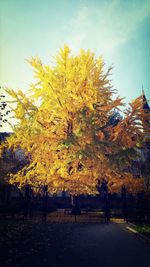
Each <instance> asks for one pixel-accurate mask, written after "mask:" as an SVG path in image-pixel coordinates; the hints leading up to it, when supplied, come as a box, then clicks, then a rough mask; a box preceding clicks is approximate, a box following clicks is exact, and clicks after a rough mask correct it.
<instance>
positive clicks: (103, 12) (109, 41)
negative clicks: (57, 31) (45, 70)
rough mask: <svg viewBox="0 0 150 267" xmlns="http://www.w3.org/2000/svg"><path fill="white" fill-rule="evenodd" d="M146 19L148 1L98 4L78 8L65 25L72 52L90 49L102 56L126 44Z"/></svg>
mask: <svg viewBox="0 0 150 267" xmlns="http://www.w3.org/2000/svg"><path fill="white" fill-rule="evenodd" d="M148 16H150V2H149V1H133V0H132V1H120V0H114V1H110V2H109V3H108V2H106V1H105V2H99V1H98V3H97V4H96V3H95V5H94V4H93V5H90V6H89V5H88V6H82V7H81V9H80V10H79V11H78V14H77V16H76V17H75V18H73V19H72V20H71V21H70V22H69V23H68V25H67V30H68V43H69V44H70V45H71V47H72V48H73V50H77V49H79V48H80V47H86V44H88V45H87V46H88V47H91V48H92V49H94V50H97V51H98V52H99V51H100V52H101V53H102V54H104V55H105V54H107V53H110V52H111V53H113V52H114V51H115V50H116V49H117V48H118V46H120V45H123V44H124V43H126V42H127V41H128V40H129V39H130V38H131V37H132V36H133V34H135V33H136V30H137V29H138V28H139V27H140V25H141V24H142V23H143V21H144V20H145V19H147V18H148Z"/></svg>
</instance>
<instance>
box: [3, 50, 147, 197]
mask: <svg viewBox="0 0 150 267" xmlns="http://www.w3.org/2000/svg"><path fill="white" fill-rule="evenodd" d="M28 62H29V63H30V64H31V66H32V67H33V68H34V77H35V83H34V84H31V85H30V87H29V91H28V94H24V93H23V91H22V90H18V91H14V90H12V89H8V88H7V89H6V92H7V93H8V94H9V95H10V96H11V97H12V98H13V100H12V101H13V103H15V107H13V112H14V116H15V118H17V119H18V123H17V125H15V126H14V134H13V135H12V136H11V137H9V138H7V141H6V142H5V143H4V144H3V146H2V148H1V150H2V151H3V150H4V149H5V147H7V148H9V149H10V150H12V151H15V150H17V149H18V148H21V149H23V150H24V151H25V154H26V156H27V157H28V159H29V162H28V164H26V165H25V166H24V167H23V168H22V169H21V170H19V171H18V172H17V174H12V175H11V174H10V183H13V184H17V185H18V186H20V187H21V186H23V185H25V184H26V183H28V184H30V185H31V186H33V187H34V188H35V190H36V188H38V187H39V186H41V185H45V184H46V185H48V189H49V191H50V192H56V191H59V190H66V191H69V192H70V193H71V194H85V193H87V194H95V193H96V192H97V189H96V188H97V187H96V185H97V182H98V181H99V180H103V179H105V180H106V181H107V182H108V186H109V188H110V190H111V191H116V190H118V189H119V188H120V187H121V186H122V185H123V184H124V185H127V186H128V187H129V189H130V190H137V189H138V188H139V186H142V183H143V180H142V179H134V178H133V174H132V172H131V171H129V167H130V165H131V161H132V159H133V158H135V157H136V156H139V155H138V150H137V148H139V147H140V146H141V144H142V140H143V135H144V130H143V129H144V127H143V124H144V121H145V113H144V112H143V109H142V97H139V98H137V99H135V100H134V101H132V103H130V104H129V107H128V108H127V109H126V110H125V112H124V114H123V117H122V118H120V116H116V114H117V113H116V111H117V110H119V109H120V107H121V106H122V105H123V99H122V98H120V97H119V96H118V95H117V92H116V90H114V89H113V88H112V86H111V80H110V72H111V68H109V69H108V70H107V71H105V70H104V69H105V68H104V61H103V59H102V58H101V57H99V58H97V57H96V56H95V55H94V53H91V52H90V50H88V51H84V50H80V53H79V54H78V55H72V54H71V51H70V49H69V47H68V46H66V45H65V46H64V48H63V49H60V51H59V53H58V54H57V55H56V56H55V57H54V61H53V63H52V64H51V65H43V64H42V62H41V60H40V59H38V58H31V59H30V60H28Z"/></svg>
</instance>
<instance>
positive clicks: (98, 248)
mask: <svg viewBox="0 0 150 267" xmlns="http://www.w3.org/2000/svg"><path fill="white" fill-rule="evenodd" d="M0 254H1V255H0V267H5V266H11V267H31V266H32V267H33V266H36V267H149V266H150V244H146V242H145V241H144V240H141V239H139V238H137V237H136V236H135V234H133V233H130V232H128V230H126V228H125V225H124V224H115V223H110V224H104V223H102V224H100V223H78V222H77V223H70V222H69V223H51V222H46V223H42V222H40V221H27V222H21V221H20V222H19V221H16V222H11V221H10V222H9V223H6V222H5V223H4V224H2V223H0Z"/></svg>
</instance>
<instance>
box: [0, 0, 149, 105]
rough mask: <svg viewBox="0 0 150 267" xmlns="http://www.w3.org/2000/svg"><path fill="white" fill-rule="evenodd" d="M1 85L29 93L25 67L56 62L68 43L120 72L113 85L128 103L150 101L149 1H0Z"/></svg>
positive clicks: (115, 74) (29, 73)
mask: <svg viewBox="0 0 150 267" xmlns="http://www.w3.org/2000/svg"><path fill="white" fill-rule="evenodd" d="M0 32H1V34H0V35H1V40H0V57H1V60H0V85H1V86H7V87H11V88H13V89H18V88H21V89H23V90H24V91H26V90H27V88H28V84H30V83H31V82H32V81H33V78H32V75H33V73H32V69H31V67H30V66H29V65H28V63H27V62H26V61H25V59H27V58H30V57H31V56H38V57H40V58H41V59H42V61H43V63H46V64H47V63H48V62H50V57H51V56H53V55H54V54H55V53H56V52H57V51H58V49H59V48H60V47H62V46H63V44H64V43H66V44H68V45H69V46H70V48H71V50H72V52H73V53H77V52H78V50H79V49H80V48H84V49H88V48H90V49H91V50H92V51H93V52H95V53H96V55H102V56H103V58H104V60H105V62H106V65H107V66H109V65H112V64H113V66H114V70H113V74H112V83H113V85H114V87H115V88H116V89H118V92H119V94H120V95H121V96H122V97H126V101H129V100H132V99H133V98H135V97H137V96H138V95H140V93H141V88H142V84H143V86H144V89H145V93H146V96H147V98H148V99H150V71H149V69H150V1H149V0H142V1H141V0H111V1H110V0H93V1H91V0H82V1H81V0H53V1H52V0H49V1H48V0H26V1H24V0H0Z"/></svg>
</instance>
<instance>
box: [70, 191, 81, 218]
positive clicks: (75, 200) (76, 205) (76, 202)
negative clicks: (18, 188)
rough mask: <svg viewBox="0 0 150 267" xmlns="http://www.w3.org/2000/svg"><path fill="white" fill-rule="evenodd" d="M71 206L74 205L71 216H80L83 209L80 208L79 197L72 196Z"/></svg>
mask: <svg viewBox="0 0 150 267" xmlns="http://www.w3.org/2000/svg"><path fill="white" fill-rule="evenodd" d="M71 205H72V210H71V214H72V215H75V216H76V215H80V214H81V209H80V206H79V199H78V196H75V195H72V196H71Z"/></svg>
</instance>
